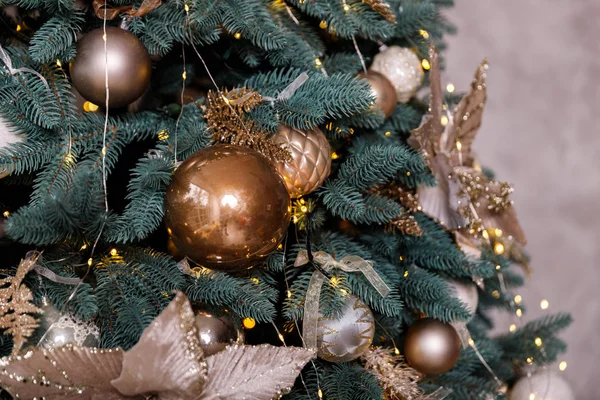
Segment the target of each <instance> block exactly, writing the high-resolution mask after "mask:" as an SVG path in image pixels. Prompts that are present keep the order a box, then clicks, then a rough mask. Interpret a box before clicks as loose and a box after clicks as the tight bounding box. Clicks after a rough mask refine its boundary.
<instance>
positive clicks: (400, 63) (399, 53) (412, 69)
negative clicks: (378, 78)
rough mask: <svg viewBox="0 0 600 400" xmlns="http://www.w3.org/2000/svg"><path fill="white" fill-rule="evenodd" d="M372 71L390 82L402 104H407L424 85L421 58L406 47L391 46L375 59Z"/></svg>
mask: <svg viewBox="0 0 600 400" xmlns="http://www.w3.org/2000/svg"><path fill="white" fill-rule="evenodd" d="M370 70H371V71H377V72H379V73H381V74H383V75H384V76H385V77H386V78H388V79H389V80H390V82H391V83H392V85H394V88H395V89H396V95H397V96H398V101H399V102H400V103H407V102H408V101H409V100H410V99H411V97H413V96H414V95H415V93H416V92H417V90H418V89H419V88H420V87H421V84H422V83H423V77H424V76H425V73H424V72H423V66H422V65H421V60H419V57H417V55H416V54H415V53H414V52H413V51H412V50H411V49H407V48H405V47H399V46H390V47H388V48H387V49H385V50H384V51H382V52H381V53H379V54H377V55H376V56H375V57H374V58H373V64H371V68H370Z"/></svg>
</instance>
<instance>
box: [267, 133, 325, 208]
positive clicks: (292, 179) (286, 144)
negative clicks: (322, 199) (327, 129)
mask: <svg viewBox="0 0 600 400" xmlns="http://www.w3.org/2000/svg"><path fill="white" fill-rule="evenodd" d="M273 142H274V143H276V144H278V145H280V146H281V147H282V148H284V149H287V150H288V151H289V152H290V153H291V155H292V161H290V162H278V163H277V164H276V166H277V170H278V171H279V173H280V174H281V176H282V177H283V180H284V182H285V186H286V187H287V189H288V192H289V193H290V196H291V197H300V196H303V195H305V194H308V193H310V192H312V191H313V190H315V189H317V188H318V187H319V186H321V184H322V183H323V181H324V180H325V179H326V178H327V177H328V176H329V172H330V171H331V148H330V146H329V142H328V141H327V138H326V137H325V135H324V134H323V132H322V131H321V130H320V129H319V128H316V127H315V128H313V129H311V130H308V131H302V130H300V129H294V128H290V127H288V126H281V127H280V129H279V132H278V133H277V134H276V135H275V136H273Z"/></svg>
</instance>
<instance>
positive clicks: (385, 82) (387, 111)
mask: <svg viewBox="0 0 600 400" xmlns="http://www.w3.org/2000/svg"><path fill="white" fill-rule="evenodd" d="M359 77H360V78H361V79H364V80H365V81H367V82H368V83H369V86H371V93H373V96H374V97H375V106H376V107H377V108H379V109H380V110H381V111H382V112H383V114H384V115H385V117H386V118H388V117H389V116H390V115H392V113H393V112H394V109H395V108H396V103H398V97H397V96H396V89H394V86H393V85H392V83H391V82H390V81H389V79H388V78H386V77H385V76H383V74H380V73H379V72H376V71H369V74H368V75H365V74H360V75H359Z"/></svg>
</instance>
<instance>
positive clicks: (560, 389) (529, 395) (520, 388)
mask: <svg viewBox="0 0 600 400" xmlns="http://www.w3.org/2000/svg"><path fill="white" fill-rule="evenodd" d="M531 399H536V400H537V399H540V400H575V395H574V394H573V390H572V389H571V386H570V385H569V384H568V383H567V381H565V380H564V379H563V378H562V377H561V376H560V375H557V374H555V373H553V372H550V371H539V372H536V373H535V374H533V375H531V376H530V377H527V376H524V377H522V378H520V379H519V380H518V381H517V383H516V384H515V386H514V387H513V388H512V391H511V393H510V400H531Z"/></svg>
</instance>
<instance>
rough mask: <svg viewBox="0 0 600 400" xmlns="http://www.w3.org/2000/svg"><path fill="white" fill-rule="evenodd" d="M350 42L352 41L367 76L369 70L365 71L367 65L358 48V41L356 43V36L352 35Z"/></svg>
mask: <svg viewBox="0 0 600 400" xmlns="http://www.w3.org/2000/svg"><path fill="white" fill-rule="evenodd" d="M352 43H354V50H356V54H358V58H359V59H360V65H361V66H362V69H363V72H364V73H365V76H369V71H367V65H366V64H365V59H364V58H363V55H362V53H361V52H360V49H359V48H358V43H356V38H355V37H354V35H352Z"/></svg>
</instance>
